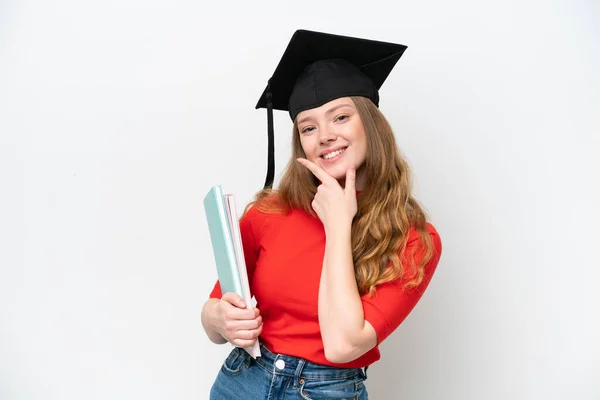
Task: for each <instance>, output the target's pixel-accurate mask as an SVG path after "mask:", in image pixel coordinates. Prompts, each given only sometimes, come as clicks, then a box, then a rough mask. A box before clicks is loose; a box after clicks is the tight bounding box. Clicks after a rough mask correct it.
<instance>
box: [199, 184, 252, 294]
mask: <svg viewBox="0 0 600 400" xmlns="http://www.w3.org/2000/svg"><path fill="white" fill-rule="evenodd" d="M226 207H227V206H226V203H225V198H224V196H223V190H222V188H221V186H219V185H217V186H213V187H212V188H211V189H210V191H209V192H208V193H207V194H206V196H205V198H204V210H205V212H206V219H207V222H208V230H209V232H210V240H211V243H212V247H213V253H214V258H215V263H216V267H217V275H218V277H219V282H220V284H221V292H222V293H223V294H225V293H228V292H234V293H237V294H238V295H239V296H240V297H242V298H244V293H243V290H242V281H241V277H240V274H239V268H238V265H237V261H236V255H235V246H234V242H233V235H232V232H231V229H230V225H231V223H232V222H234V223H237V221H229V217H228V213H227V208H226Z"/></svg>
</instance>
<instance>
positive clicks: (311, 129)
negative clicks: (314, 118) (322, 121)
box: [301, 126, 315, 133]
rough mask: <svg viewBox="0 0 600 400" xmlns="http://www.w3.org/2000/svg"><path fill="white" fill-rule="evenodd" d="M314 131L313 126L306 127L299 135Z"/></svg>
mask: <svg viewBox="0 0 600 400" xmlns="http://www.w3.org/2000/svg"><path fill="white" fill-rule="evenodd" d="M314 129H315V127H314V126H307V127H306V128H304V129H302V131H301V133H310V132H312V131H313V130H314Z"/></svg>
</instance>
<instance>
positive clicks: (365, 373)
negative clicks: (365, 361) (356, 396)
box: [363, 365, 369, 379]
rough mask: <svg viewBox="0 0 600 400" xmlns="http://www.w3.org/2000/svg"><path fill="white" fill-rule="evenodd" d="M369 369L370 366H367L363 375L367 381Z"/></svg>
mask: <svg viewBox="0 0 600 400" xmlns="http://www.w3.org/2000/svg"><path fill="white" fill-rule="evenodd" d="M368 369H369V366H368V365H367V366H366V367H365V370H364V371H363V374H364V375H365V379H367V370H368Z"/></svg>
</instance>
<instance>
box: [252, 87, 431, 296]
mask: <svg viewBox="0 0 600 400" xmlns="http://www.w3.org/2000/svg"><path fill="white" fill-rule="evenodd" d="M351 99H352V101H353V102H354V104H355V106H356V109H357V111H358V114H359V116H360V118H361V120H362V123H363V126H364V129H365V133H366V135H367V155H366V159H365V162H364V164H363V165H362V166H361V167H360V168H359V169H358V170H357V174H358V172H359V171H361V170H364V171H365V173H366V185H365V188H364V189H363V190H362V191H361V192H360V193H359V194H358V197H357V205H358V211H357V213H356V216H355V217H354V220H353V221H352V231H351V237H352V256H353V260H354V274H355V277H356V282H357V286H358V289H359V292H360V294H361V295H364V294H369V295H372V294H374V293H375V292H376V286H377V285H379V284H382V283H385V282H391V281H396V280H400V281H401V282H402V287H403V289H404V290H409V289H412V288H416V287H418V286H419V285H420V284H421V282H422V281H423V279H424V276H425V271H424V270H425V265H426V264H427V262H428V261H429V260H430V259H431V257H432V255H433V243H432V240H431V237H430V235H429V233H428V232H427V228H426V224H427V215H426V213H425V211H424V210H423V208H422V207H421V205H420V204H419V202H418V201H417V200H416V199H415V198H413V196H412V179H411V170H410V167H409V165H408V163H407V162H406V161H405V160H404V158H403V157H402V155H401V154H400V151H399V149H398V146H397V145H396V140H395V137H394V133H393V131H392V128H391V126H390V124H389V123H388V121H387V119H386V118H385V116H384V115H383V114H382V113H381V111H380V110H379V109H378V108H377V107H376V106H375V104H373V102H371V100H369V99H367V98H364V97H351ZM293 135H294V136H293V139H292V156H291V159H290V161H289V162H288V165H287V167H286V169H285V172H284V174H283V176H282V178H281V181H280V183H279V188H278V190H272V189H263V190H261V191H259V192H258V193H257V194H256V195H255V199H254V201H253V202H251V203H250V204H248V206H247V207H246V210H248V209H249V208H250V206H252V205H253V204H254V205H255V206H256V208H257V209H258V210H259V211H262V212H265V213H287V212H289V211H290V210H291V209H292V208H299V209H302V210H304V211H305V212H306V213H308V214H310V215H313V216H316V213H315V212H314V210H313V209H312V206H311V202H312V201H313V198H314V196H315V194H316V193H317V185H318V180H317V179H316V177H315V176H314V175H313V173H312V172H311V171H310V170H308V169H307V168H306V167H304V166H302V165H300V164H299V163H298V162H297V161H296V159H297V158H298V157H304V158H305V157H306V154H304V151H303V149H302V145H301V143H300V135H299V131H298V125H297V123H296V121H294V128H293ZM411 228H414V229H416V231H417V232H418V235H419V239H420V240H419V246H416V247H413V248H415V250H414V251H411V252H410V253H411V254H405V253H406V252H405V249H406V244H407V240H408V234H409V232H410V230H411ZM416 253H418V257H415V255H416ZM415 258H418V259H419V263H418V265H417V264H416V263H415ZM403 260H405V262H403Z"/></svg>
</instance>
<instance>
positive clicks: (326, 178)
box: [296, 158, 337, 183]
mask: <svg viewBox="0 0 600 400" xmlns="http://www.w3.org/2000/svg"><path fill="white" fill-rule="evenodd" d="M296 161H298V162H299V163H300V164H302V165H304V166H305V167H306V168H308V169H309V170H310V172H312V173H313V174H314V175H315V176H316V177H317V178H318V179H319V180H320V181H321V182H323V183H325V182H331V180H332V179H333V180H335V179H334V178H333V177H332V176H331V175H329V174H328V173H327V172H325V171H324V170H323V169H322V168H321V167H319V166H318V165H317V164H315V163H313V162H312V161H309V160H307V159H306V158H297V159H296ZM336 182H337V181H336Z"/></svg>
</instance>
